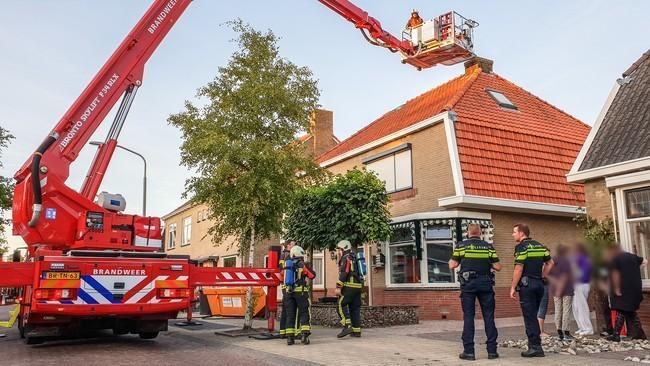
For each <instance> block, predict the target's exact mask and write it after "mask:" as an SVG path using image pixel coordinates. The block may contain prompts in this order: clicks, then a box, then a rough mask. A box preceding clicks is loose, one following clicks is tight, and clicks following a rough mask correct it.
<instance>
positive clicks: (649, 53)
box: [622, 49, 650, 77]
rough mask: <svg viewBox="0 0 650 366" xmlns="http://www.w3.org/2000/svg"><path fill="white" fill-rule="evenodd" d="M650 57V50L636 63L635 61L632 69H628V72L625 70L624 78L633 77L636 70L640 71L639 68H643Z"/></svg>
mask: <svg viewBox="0 0 650 366" xmlns="http://www.w3.org/2000/svg"><path fill="white" fill-rule="evenodd" d="M649 57H650V49H649V50H647V51H645V52H644V53H643V55H641V57H639V58H638V59H637V60H636V61H634V63H633V64H632V65H631V66H630V67H628V68H627V70H625V72H623V74H622V75H623V77H627V76H630V75H631V74H632V73H633V72H634V71H636V69H638V68H639V66H641V64H642V63H644V62H645V60H646V59H647V58H649Z"/></svg>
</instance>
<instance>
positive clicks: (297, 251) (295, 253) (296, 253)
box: [289, 245, 305, 258]
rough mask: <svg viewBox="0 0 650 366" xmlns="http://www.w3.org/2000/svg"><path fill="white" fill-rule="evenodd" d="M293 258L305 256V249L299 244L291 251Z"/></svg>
mask: <svg viewBox="0 0 650 366" xmlns="http://www.w3.org/2000/svg"><path fill="white" fill-rule="evenodd" d="M289 255H290V256H291V258H301V257H304V256H305V250H304V249H302V247H300V246H298V245H294V246H293V247H292V248H291V251H290V252H289Z"/></svg>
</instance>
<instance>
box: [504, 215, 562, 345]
mask: <svg viewBox="0 0 650 366" xmlns="http://www.w3.org/2000/svg"><path fill="white" fill-rule="evenodd" d="M512 237H513V238H514V239H515V241H516V242H517V243H518V244H517V246H516V247H515V270H514V273H513V275H512V285H511V286H510V297H511V298H513V299H516V296H515V292H517V291H519V304H520V306H521V312H522V314H523V317H524V325H525V327H526V336H528V350H526V351H524V352H522V353H521V356H522V357H544V350H543V349H542V339H541V336H540V334H541V330H540V328H539V323H538V322H537V311H538V310H539V304H540V303H541V301H542V297H543V296H544V284H545V283H546V276H547V275H548V272H549V271H550V270H551V268H553V265H554V263H553V259H551V253H550V251H549V250H548V248H547V247H545V246H544V245H543V244H542V243H540V242H538V241H535V240H533V239H531V238H530V228H529V227H528V225H526V224H517V225H515V226H514V227H513V228H512Z"/></svg>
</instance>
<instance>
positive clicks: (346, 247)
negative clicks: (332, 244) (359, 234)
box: [336, 240, 352, 252]
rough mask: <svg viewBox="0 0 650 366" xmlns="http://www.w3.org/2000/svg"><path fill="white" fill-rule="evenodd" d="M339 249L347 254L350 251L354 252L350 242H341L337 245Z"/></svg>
mask: <svg viewBox="0 0 650 366" xmlns="http://www.w3.org/2000/svg"><path fill="white" fill-rule="evenodd" d="M336 248H337V249H342V250H343V251H344V252H347V251H349V250H352V244H350V241H349V240H341V241H340V242H338V244H336Z"/></svg>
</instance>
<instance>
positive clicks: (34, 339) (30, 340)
mask: <svg viewBox="0 0 650 366" xmlns="http://www.w3.org/2000/svg"><path fill="white" fill-rule="evenodd" d="M43 342H45V338H43V337H27V338H25V344H29V345H35V344H41V343H43Z"/></svg>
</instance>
